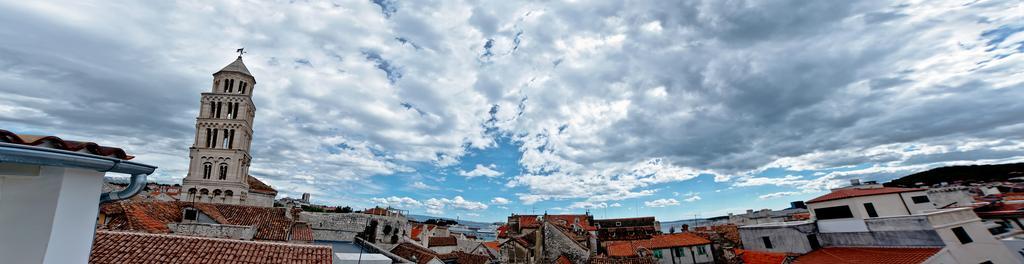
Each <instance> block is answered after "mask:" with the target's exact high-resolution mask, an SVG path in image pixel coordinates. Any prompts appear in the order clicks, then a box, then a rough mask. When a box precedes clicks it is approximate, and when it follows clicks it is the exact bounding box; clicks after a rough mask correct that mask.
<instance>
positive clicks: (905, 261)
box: [792, 247, 940, 264]
mask: <svg viewBox="0 0 1024 264" xmlns="http://www.w3.org/2000/svg"><path fill="white" fill-rule="evenodd" d="M939 250H940V248H856V247H835V248H823V249H818V250H815V251H811V253H807V254H806V255H803V256H800V257H797V258H796V260H795V261H793V262H792V263H793V264H811V263H829V264H869V263H870V264H917V263H922V262H924V261H925V260H928V258H931V257H932V256H933V255H935V253H938V252H939Z"/></svg>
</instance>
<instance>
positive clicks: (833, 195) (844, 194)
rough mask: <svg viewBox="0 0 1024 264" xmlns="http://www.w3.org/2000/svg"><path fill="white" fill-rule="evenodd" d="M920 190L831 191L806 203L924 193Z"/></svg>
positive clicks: (871, 189)
mask: <svg viewBox="0 0 1024 264" xmlns="http://www.w3.org/2000/svg"><path fill="white" fill-rule="evenodd" d="M924 190H925V189H921V188H898V187H882V188H866V189H861V188H846V189H839V190H835V191H832V192H830V193H828V194H826V195H822V196H818V198H814V199H811V200H809V201H807V203H818V202H824V201H831V200H838V199H845V198H851V197H860V196H871V195H882V194H890V193H904V192H916V191H924Z"/></svg>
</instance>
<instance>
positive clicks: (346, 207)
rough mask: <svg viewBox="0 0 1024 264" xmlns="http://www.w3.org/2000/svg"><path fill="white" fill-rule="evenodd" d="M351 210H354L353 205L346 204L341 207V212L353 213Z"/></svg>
mask: <svg viewBox="0 0 1024 264" xmlns="http://www.w3.org/2000/svg"><path fill="white" fill-rule="evenodd" d="M351 212H352V207H348V206H345V207H342V208H341V213H346V214H347V213H351Z"/></svg>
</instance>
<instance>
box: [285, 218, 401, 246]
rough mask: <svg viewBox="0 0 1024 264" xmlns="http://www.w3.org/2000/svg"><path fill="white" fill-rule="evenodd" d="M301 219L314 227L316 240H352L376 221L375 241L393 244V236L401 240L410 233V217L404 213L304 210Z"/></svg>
mask: <svg viewBox="0 0 1024 264" xmlns="http://www.w3.org/2000/svg"><path fill="white" fill-rule="evenodd" d="M299 221H303V222H306V223H307V224H308V225H309V227H310V228H312V229H313V238H314V239H315V240H324V241H352V240H353V239H354V238H355V236H356V234H358V233H359V232H363V231H364V230H366V227H367V225H371V226H372V225H373V224H374V223H376V233H377V235H376V238H377V241H374V243H382V244H392V243H391V242H392V237H394V238H395V239H396V242H401V237H403V236H408V233H409V232H408V230H406V223H407V222H408V219H407V218H406V217H405V216H402V215H389V216H383V215H371V214H364V213H314V212H302V213H299Z"/></svg>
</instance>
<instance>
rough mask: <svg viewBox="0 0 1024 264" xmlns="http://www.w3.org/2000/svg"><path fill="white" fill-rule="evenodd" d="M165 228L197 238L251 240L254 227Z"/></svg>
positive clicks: (192, 225)
mask: <svg viewBox="0 0 1024 264" xmlns="http://www.w3.org/2000/svg"><path fill="white" fill-rule="evenodd" d="M167 227H168V228H170V229H171V232H172V233H174V234H180V235H186V236H198V237H214V238H228V239H240V240H252V237H253V236H254V235H256V227H254V226H242V225H220V224H206V223H170V224H167Z"/></svg>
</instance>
